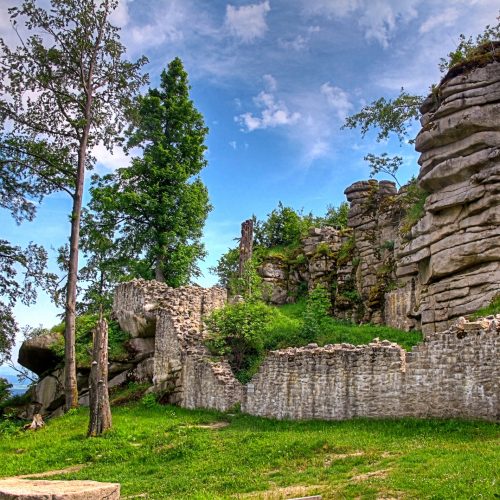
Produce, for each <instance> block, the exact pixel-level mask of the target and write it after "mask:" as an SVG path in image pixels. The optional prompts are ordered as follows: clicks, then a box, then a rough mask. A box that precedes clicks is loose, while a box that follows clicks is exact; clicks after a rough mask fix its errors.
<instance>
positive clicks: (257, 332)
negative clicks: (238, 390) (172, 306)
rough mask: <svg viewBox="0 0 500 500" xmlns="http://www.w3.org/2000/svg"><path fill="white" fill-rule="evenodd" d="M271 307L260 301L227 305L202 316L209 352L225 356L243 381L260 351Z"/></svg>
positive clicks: (246, 379)
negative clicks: (203, 317)
mask: <svg viewBox="0 0 500 500" xmlns="http://www.w3.org/2000/svg"><path fill="white" fill-rule="evenodd" d="M273 314H274V309H273V308H272V307H270V306H268V305H266V304H263V303H262V302H242V303H239V304H229V305H227V306H226V307H224V308H223V309H219V310H216V311H214V312H213V313H212V314H211V315H210V316H208V317H207V318H206V319H205V325H206V327H207V329H208V336H207V338H206V344H207V346H208V348H209V349H210V352H211V353H212V354H214V355H217V356H226V358H227V360H228V361H229V364H230V365H231V368H232V369H233V371H234V372H235V375H236V376H237V378H238V379H239V380H240V381H241V382H246V381H248V380H249V379H250V377H251V375H252V368H254V366H255V363H256V362H258V360H259V359H260V358H261V357H262V355H263V353H264V342H263V338H264V333H265V331H266V328H267V327H268V326H269V324H270V322H271V319H272V317H273Z"/></svg>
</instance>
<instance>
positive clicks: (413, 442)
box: [0, 402, 500, 500]
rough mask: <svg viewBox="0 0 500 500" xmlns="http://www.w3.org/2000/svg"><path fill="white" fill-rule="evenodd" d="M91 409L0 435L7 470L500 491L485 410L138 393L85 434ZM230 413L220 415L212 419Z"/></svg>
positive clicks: (202, 493)
mask: <svg viewBox="0 0 500 500" xmlns="http://www.w3.org/2000/svg"><path fill="white" fill-rule="evenodd" d="M87 418H88V415H87V411H86V410H85V409H80V410H78V411H76V412H74V413H72V414H69V415H66V416H64V417H60V418H57V419H54V420H52V421H50V422H49V423H48V425H47V426H46V428H44V429H42V430H40V431H38V432H36V433H20V434H17V435H10V436H9V435H1V436H0V456H1V463H2V467H1V469H0V475H1V476H2V477H7V476H13V475H19V474H29V473H36V472H43V471H48V470H54V469H63V468H67V467H69V466H74V465H77V464H82V465H83V468H82V469H81V470H80V471H78V472H73V473H71V474H65V475H64V476H56V477H54V478H60V479H62V478H66V479H94V480H99V481H111V482H120V483H121V484H122V495H123V496H124V497H127V496H132V495H139V494H144V493H146V494H147V496H146V498H151V499H155V500H156V499H162V498H172V499H217V498H267V499H270V498H291V497H296V496H305V495H313V494H321V495H323V498H325V499H328V498H330V499H337V498H367V499H370V498H373V499H376V498H418V499H421V498H434V499H440V498H443V499H445V498H446V499H448V498H454V499H455V498H464V499H465V498H467V499H469V498H498V495H499V494H500V488H499V485H498V463H499V459H500V456H499V452H498V449H499V447H498V445H499V429H498V426H495V425H494V424H489V423H483V422H461V421H456V420H452V421H440V420H427V421H425V420H420V421H419V420H412V419H405V420H395V421H391V420H376V421H375V420H372V421H370V420H353V421H345V422H322V421H314V422H289V421H282V422H278V421H273V420H266V419H261V418H254V417H250V416H245V415H241V414H236V415H228V414H221V413H217V412H210V411H188V410H183V409H180V408H176V407H172V406H159V405H156V404H153V405H149V406H145V404H143V403H141V402H137V403H132V404H129V405H128V406H122V407H115V408H113V423H114V427H113V429H112V430H111V431H110V432H109V433H108V434H106V435H105V436H104V437H102V438H92V439H87V438H86V437H85V432H86V427H87ZM220 422H223V423H224V425H225V426H222V425H221V426H213V425H212V424H214V423H220Z"/></svg>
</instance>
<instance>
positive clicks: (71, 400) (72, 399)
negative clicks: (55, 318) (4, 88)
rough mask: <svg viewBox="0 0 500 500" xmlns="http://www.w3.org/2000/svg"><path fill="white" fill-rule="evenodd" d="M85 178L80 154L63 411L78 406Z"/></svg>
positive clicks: (69, 291) (82, 155)
mask: <svg viewBox="0 0 500 500" xmlns="http://www.w3.org/2000/svg"><path fill="white" fill-rule="evenodd" d="M85 147H86V144H85ZM84 179H85V153H84V152H81V151H79V153H78V170H77V173H76V186H75V194H74V196H73V209H72V212H71V236H70V243H69V247H70V248H69V267H68V285H67V289H66V317H65V323H66V325H65V330H64V368H65V371H64V395H65V399H66V404H65V408H66V411H67V410H69V409H70V408H76V407H77V406H78V387H77V383H76V356H75V322H76V284H77V281H78V244H79V242H80V217H81V212H82V198H83V184H84Z"/></svg>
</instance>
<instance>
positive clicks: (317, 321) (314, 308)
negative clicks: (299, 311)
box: [302, 285, 331, 342]
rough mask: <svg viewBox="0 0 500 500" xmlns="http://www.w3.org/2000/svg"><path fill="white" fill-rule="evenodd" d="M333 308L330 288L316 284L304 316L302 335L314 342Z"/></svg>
mask: <svg viewBox="0 0 500 500" xmlns="http://www.w3.org/2000/svg"><path fill="white" fill-rule="evenodd" d="M330 310H331V297H330V293H329V292H328V290H327V289H326V288H325V287H324V286H321V285H316V287H315V288H314V290H311V291H310V292H309V296H308V297H307V301H306V308H305V311H304V316H303V324H302V336H303V338H304V339H305V340H306V341H308V342H312V341H313V340H314V339H315V338H316V337H317V336H318V334H319V333H320V332H321V330H322V329H323V327H324V324H325V321H326V320H327V319H328V318H329V313H330Z"/></svg>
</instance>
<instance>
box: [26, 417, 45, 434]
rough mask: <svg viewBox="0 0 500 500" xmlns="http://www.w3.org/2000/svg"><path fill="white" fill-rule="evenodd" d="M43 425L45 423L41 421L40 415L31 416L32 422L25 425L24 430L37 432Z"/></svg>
mask: <svg viewBox="0 0 500 500" xmlns="http://www.w3.org/2000/svg"><path fill="white" fill-rule="evenodd" d="M44 425H45V422H44V421H43V418H42V416H41V415H40V413H35V414H34V415H33V420H32V421H31V423H30V424H26V425H25V426H24V429H25V430H27V431H37V430H38V429H41V428H42V427H43V426H44Z"/></svg>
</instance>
